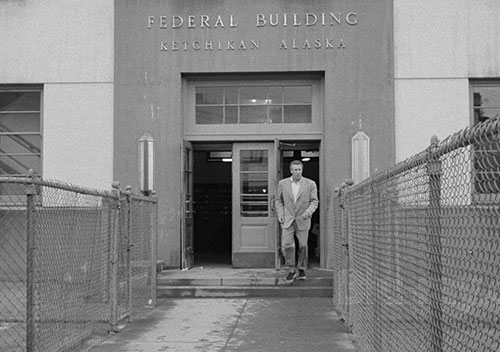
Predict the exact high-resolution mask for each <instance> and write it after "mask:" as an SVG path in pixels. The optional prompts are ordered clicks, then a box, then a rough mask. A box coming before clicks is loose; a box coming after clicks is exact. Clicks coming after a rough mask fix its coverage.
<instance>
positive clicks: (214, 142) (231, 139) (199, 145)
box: [180, 135, 328, 270]
mask: <svg viewBox="0 0 500 352" xmlns="http://www.w3.org/2000/svg"><path fill="white" fill-rule="evenodd" d="M246 137H249V136H233V135H229V136H228V135H225V136H224V137H222V138H221V137H219V138H217V139H214V138H213V136H212V138H210V137H208V136H205V138H203V137H201V136H198V137H197V138H195V139H192V138H186V139H185V140H184V141H183V144H182V148H181V149H182V153H181V154H182V157H181V177H182V182H181V184H182V190H181V195H180V196H181V211H182V214H181V216H182V219H181V225H182V226H181V238H180V240H181V244H180V250H181V258H180V259H181V264H180V265H181V267H182V265H183V263H184V262H185V258H183V256H182V252H183V245H184V244H185V242H184V241H183V236H184V234H185V231H186V230H185V225H186V219H185V218H186V216H185V214H186V213H185V211H186V210H187V209H186V203H185V193H184V177H185V172H184V168H185V165H184V164H185V157H184V153H185V146H186V143H185V142H188V143H189V144H188V145H189V146H190V147H191V151H192V150H214V151H215V150H220V149H221V146H224V147H223V148H222V149H225V150H226V149H227V147H228V145H232V144H234V143H258V142H262V143H274V153H275V156H276V157H275V160H276V164H277V166H276V187H277V183H278V182H279V180H280V179H282V178H283V177H285V176H286V175H285V170H282V169H281V164H282V159H283V150H282V148H281V144H282V143H289V142H292V141H293V142H296V143H298V144H302V143H312V144H314V145H316V146H317V148H318V150H319V170H318V171H319V180H318V182H319V185H318V186H320V185H321V184H322V183H323V173H324V156H323V152H322V139H321V138H318V137H317V136H316V137H315V138H312V139H311V138H305V137H306V136H302V138H297V136H288V135H285V136H280V137H279V138H275V139H274V140H268V139H266V140H262V139H257V138H255V137H254V136H252V137H250V138H246ZM191 160H193V159H192V158H191ZM192 170H193V168H191V171H192ZM232 182H234V180H233V181H232ZM191 189H193V188H191ZM324 189H325V187H319V190H318V191H319V194H318V196H319V198H320V199H326V198H325V194H324ZM193 201H195V200H193ZM326 208H327V205H326V204H324V205H323V206H321V207H320V209H318V210H319V211H320V213H319V216H320V223H319V226H320V238H319V239H320V267H322V268H326V266H327V258H328V248H327V247H328V244H327V240H326V238H325V226H326V221H325V216H326V214H325V211H326ZM191 210H192V208H191ZM273 211H274V210H273ZM194 216H195V215H194ZM274 218H275V219H276V216H275V217H274ZM275 223H276V226H275V228H276V233H275V234H276V244H275V269H276V270H279V269H281V262H282V261H281V254H280V251H281V250H280V247H281V236H280V231H281V229H280V226H279V223H278V222H277V220H276V221H275ZM231 247H232V244H231ZM191 264H192V263H191Z"/></svg>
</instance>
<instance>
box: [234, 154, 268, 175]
mask: <svg viewBox="0 0 500 352" xmlns="http://www.w3.org/2000/svg"><path fill="white" fill-rule="evenodd" d="M267 159H268V156H267V150H242V151H240V171H267V167H268V166H267V164H268V162H267Z"/></svg>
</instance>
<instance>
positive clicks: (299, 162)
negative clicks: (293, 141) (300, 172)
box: [290, 160, 304, 169]
mask: <svg viewBox="0 0 500 352" xmlns="http://www.w3.org/2000/svg"><path fill="white" fill-rule="evenodd" d="M293 165H300V166H302V168H304V164H302V161H300V160H294V161H292V162H291V163H290V169H291V168H292V166H293Z"/></svg>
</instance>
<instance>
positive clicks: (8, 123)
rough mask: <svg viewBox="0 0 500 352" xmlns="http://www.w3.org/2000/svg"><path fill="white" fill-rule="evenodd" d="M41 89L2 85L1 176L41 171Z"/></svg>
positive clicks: (38, 172)
mask: <svg viewBox="0 0 500 352" xmlns="http://www.w3.org/2000/svg"><path fill="white" fill-rule="evenodd" d="M41 93H42V91H41V89H40V88H25V87H24V88H15V87H10V88H9V87H1V86H0V175H27V174H28V171H29V170H30V169H32V170H33V171H34V172H35V173H36V174H40V172H41V148H42V135H41V131H40V120H41V119H40V111H41Z"/></svg>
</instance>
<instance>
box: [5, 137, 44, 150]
mask: <svg viewBox="0 0 500 352" xmlns="http://www.w3.org/2000/svg"><path fill="white" fill-rule="evenodd" d="M41 140H42V138H41V137H40V135H22V134H21V135H19V134H15V135H0V153H2V154H12V153H34V154H38V153H40V150H41V144H42V143H41Z"/></svg>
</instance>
